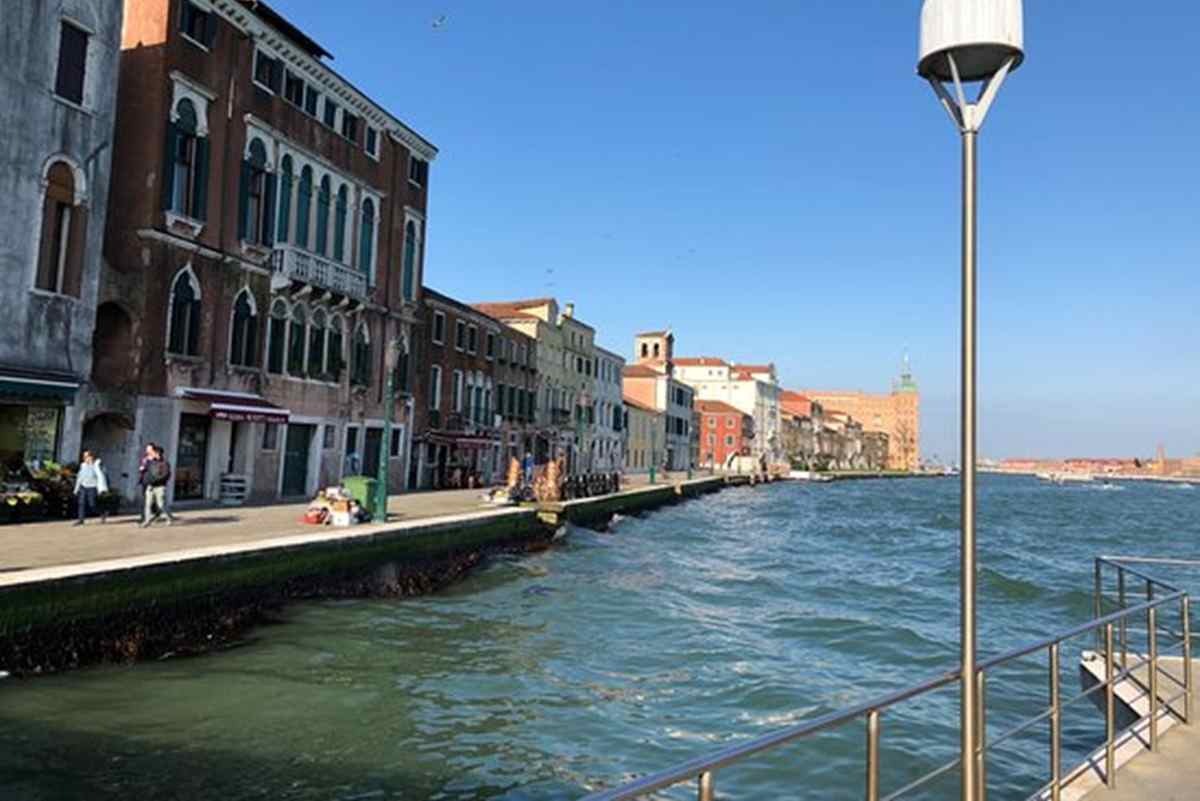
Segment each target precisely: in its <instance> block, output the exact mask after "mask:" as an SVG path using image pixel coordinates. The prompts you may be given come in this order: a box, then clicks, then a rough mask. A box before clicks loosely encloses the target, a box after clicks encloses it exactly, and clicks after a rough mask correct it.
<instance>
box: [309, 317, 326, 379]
mask: <svg viewBox="0 0 1200 801" xmlns="http://www.w3.org/2000/svg"><path fill="white" fill-rule="evenodd" d="M327 333H328V332H327V331H326V329H325V311H324V310H323V309H316V310H315V311H314V312H313V315H312V325H310V326H309V327H308V377H309V378H319V377H321V376H323V375H324V374H325V336H326V334H327Z"/></svg>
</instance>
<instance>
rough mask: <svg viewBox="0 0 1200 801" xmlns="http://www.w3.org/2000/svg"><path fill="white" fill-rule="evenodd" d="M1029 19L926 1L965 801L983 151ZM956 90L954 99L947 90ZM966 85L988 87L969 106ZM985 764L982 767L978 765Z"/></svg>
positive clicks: (974, 696) (971, 733)
mask: <svg viewBox="0 0 1200 801" xmlns="http://www.w3.org/2000/svg"><path fill="white" fill-rule="evenodd" d="M1024 59H1025V52H1024V13H1023V10H1022V5H1021V0H925V2H924V5H923V6H922V8H921V60H920V63H919V64H918V65H917V72H918V73H919V74H920V76H921V77H922V78H924V79H926V80H927V81H929V84H930V86H932V87H933V91H934V92H935V93H936V94H937V97H938V100H939V101H940V102H941V104H942V106H943V107H944V108H945V109H946V112H947V113H948V114H949V115H950V119H951V121H952V122H953V123H954V126H955V127H956V128H957V129H958V130H959V132H960V133H961V134H962V153H963V155H962V159H963V175H962V181H963V184H962V193H963V197H962V203H963V213H962V399H961V403H962V405H961V419H960V425H961V437H962V443H961V445H962V553H961V559H962V565H961V575H960V582H961V590H960V603H961V605H962V611H961V626H962V634H961V636H962V640H961V648H962V676H961V682H962V708H961V716H962V718H961V727H962V730H961V732H960V737H961V748H962V751H961V758H962V762H961V764H962V799H963V801H977V799H979V798H981V797H982V796H983V794H984V788H983V787H982V786H981V783H982V781H983V775H984V771H983V770H982V769H981V768H982V764H981V763H982V760H983V758H984V755H983V754H981V753H980V754H977V750H978V745H979V743H980V742H981V737H980V735H981V732H980V731H979V727H980V726H981V725H982V724H983V715H982V714H981V713H982V707H981V706H980V705H981V702H982V696H981V693H980V692H979V690H980V687H979V684H977V683H976V682H977V681H979V677H977V676H976V666H975V664H976V663H975V656H976V653H975V652H976V649H975V456H976V453H975V444H976V436H975V422H976V419H975V418H976V408H975V373H976V369H975V351H976V344H975V335H976V328H977V326H976V319H975V312H976V287H975V279H976V258H975V257H976V250H977V242H976V193H975V189H976V174H977V169H976V145H977V140H978V137H979V131H980V129H981V128H982V127H983V121H984V118H985V117H986V116H987V113H988V110H989V109H990V108H991V106H992V102H993V101H994V100H995V99H996V94H997V93H998V92H999V91H1000V87H1001V85H1002V84H1003V83H1004V79H1005V78H1007V77H1008V74H1009V73H1010V72H1012V71H1013V70H1015V69H1017V68H1018V67H1019V66H1021V62H1022V61H1024ZM946 83H950V84H951V87H952V88H953V90H954V94H953V95H952V94H951V93H950V91H949V90H948V89H947V88H946V86H945V84H946ZM964 83H982V88H981V89H980V92H979V95H978V97H977V99H976V100H974V101H973V102H972V101H968V100H967V96H966V92H965V91H964V89H963V84H964ZM977 760H978V761H977Z"/></svg>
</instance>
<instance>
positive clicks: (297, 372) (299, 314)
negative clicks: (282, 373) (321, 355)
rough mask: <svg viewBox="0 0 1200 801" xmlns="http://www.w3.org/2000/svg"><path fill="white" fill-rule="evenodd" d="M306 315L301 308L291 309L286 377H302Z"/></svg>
mask: <svg viewBox="0 0 1200 801" xmlns="http://www.w3.org/2000/svg"><path fill="white" fill-rule="evenodd" d="M307 324H308V315H307V314H305V312H304V307H303V306H297V307H296V308H294V309H292V322H291V324H290V326H289V329H290V330H289V331H288V364H287V371H288V375H294V376H303V375H304V340H305V328H306V327H307Z"/></svg>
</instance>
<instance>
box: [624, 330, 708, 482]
mask: <svg viewBox="0 0 1200 801" xmlns="http://www.w3.org/2000/svg"><path fill="white" fill-rule="evenodd" d="M674 358H675V336H674V335H673V334H672V333H671V332H670V331H649V332H646V333H643V334H638V335H637V336H636V337H635V338H634V363H633V364H631V365H629V366H628V367H626V368H625V372H624V376H623V382H624V392H625V397H626V398H632V399H633V400H635V401H637V402H638V403H641V404H642V405H643V406H648V407H650V408H652V409H656V410H658V411H660V412H662V413H663V425H664V429H665V436H664V442H663V446H662V450H661V457H662V462H661V463H660V464H658V465H656V467H661V468H665V469H667V470H687V469H688V468H690V467H694V466H695V463H694V462H693V451H694V449H693V443H694V441H693V436H692V434H693V428H694V422H695V421H694V415H693V411H694V406H695V404H694V401H695V397H696V393H695V391H694V390H693V389H692V387H690V386H689V385H688V384H686V383H684V382H683V381H681V380H679V378H678V377H677V376H676V375H675V362H674Z"/></svg>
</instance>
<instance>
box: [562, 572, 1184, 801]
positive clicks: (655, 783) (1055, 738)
mask: <svg viewBox="0 0 1200 801" xmlns="http://www.w3.org/2000/svg"><path fill="white" fill-rule="evenodd" d="M1131 564H1154V565H1160V566H1163V565H1173V566H1177V567H1189V568H1196V567H1200V561H1190V560H1180V559H1148V558H1141V557H1098V558H1097V559H1096V560H1095V585H1094V591H1095V598H1094V606H1093V609H1094V612H1095V617H1094V618H1093V619H1092V620H1090V621H1088V622H1086V623H1083V624H1081V625H1078V626H1075V627H1073V628H1071V629H1068V630H1066V631H1063V632H1060V633H1058V634H1055V635H1053V636H1051V637H1048V638H1046V639H1043V640H1040V641H1038V642H1035V643H1033V644H1031V645H1027V646H1023V647H1020V648H1016V649H1014V650H1011V651H1008V652H1007V653H1004V654H1001V655H999V656H996V657H993V658H991V659H987V660H984V661H981V662H980V663H978V665H977V670H976V674H975V681H976V682H977V685H976V686H977V687H978V692H977V696H978V701H977V703H978V713H977V715H976V719H977V721H978V727H979V735H980V736H979V738H978V742H979V743H980V747H979V749H978V750H977V751H976V753H975V759H976V760H977V768H976V775H977V776H978V777H979V779H978V781H979V793H978V796H979V798H980V799H984V800H986V798H987V755H988V751H989V750H991V749H995V748H996V747H997V746H999V745H1000V744H1002V743H1005V742H1007V741H1009V740H1011V739H1013V738H1015V737H1017V736H1018V735H1020V734H1023V733H1025V732H1027V731H1028V730H1030V729H1031V728H1033V727H1034V726H1036V725H1038V724H1039V723H1042V722H1048V723H1049V735H1050V736H1049V742H1048V750H1049V754H1048V756H1049V773H1050V775H1049V777H1048V780H1047V782H1046V784H1045V785H1044V786H1043V787H1041V788H1040V789H1039V790H1037V791H1035V792H1034V793H1033V794H1032V795H1046V796H1048V797H1049V798H1050V799H1051V801H1059V799H1060V797H1061V793H1062V788H1063V786H1064V771H1063V765H1062V713H1063V708H1064V707H1067V706H1070V705H1072V704H1076V703H1079V702H1081V701H1084V700H1086V699H1090V698H1091V697H1092V696H1093V695H1094V694H1096V693H1098V692H1101V691H1103V693H1104V729H1105V738H1104V746H1103V749H1104V757H1103V764H1104V780H1105V782H1106V784H1107V785H1108V786H1109V787H1115V786H1116V769H1117V764H1116V746H1117V742H1118V740H1119V739H1120V738H1121V737H1122V736H1124V735H1125V733H1126V732H1129V731H1131V730H1137V729H1138V728H1139V727H1141V726H1142V724H1143V722H1146V721H1148V724H1147V725H1148V731H1149V747H1150V749H1151V750H1157V748H1158V739H1159V721H1160V719H1161V718H1163V717H1164V716H1168V715H1170V716H1173V717H1175V718H1176V719H1178V720H1180V721H1182V722H1184V723H1186V724H1191V722H1192V720H1193V718H1192V695H1193V693H1192V689H1193V688H1192V670H1191V667H1192V665H1191V623H1190V608H1189V599H1188V594H1187V593H1186V592H1185V591H1183V590H1181V589H1179V588H1177V587H1175V586H1173V585H1171V584H1168V583H1167V582H1165V581H1163V580H1161V579H1157V578H1154V577H1152V576H1150V575H1147V574H1146V573H1144V572H1142V571H1141V570H1139V569H1137V568H1133V567H1130V566H1129V565H1131ZM1106 568H1107V569H1110V570H1114V571H1115V572H1116V587H1115V596H1116V597H1115V598H1114V599H1111V600H1109V599H1106V598H1105V596H1104V587H1105V584H1104V578H1105V570H1106ZM1131 584H1133V585H1136V586H1135V587H1133V589H1141V590H1142V591H1143V592H1142V593H1139V594H1138V597H1139V599H1140V600H1139V602H1138V603H1136V604H1135V605H1132V606H1131V605H1129V601H1130V599H1131V597H1132V595H1131V586H1130V585H1131ZM1142 598H1144V599H1142ZM1176 604H1178V607H1179V621H1180V631H1179V635H1180V636H1179V638H1178V639H1177V640H1175V641H1173V642H1168V643H1165V644H1164V643H1163V642H1161V641H1160V638H1159V634H1160V630H1161V629H1162V627H1163V625H1162V620H1161V618H1160V612H1161V610H1163V609H1164V608H1169V607H1174V606H1175V605H1176ZM1106 605H1113V606H1116V607H1117V609H1116V611H1112V612H1108V613H1105V611H1104V608H1105V606H1106ZM1143 617H1144V620H1145V626H1146V629H1145V632H1146V645H1147V650H1146V653H1145V654H1144V655H1138V654H1136V653H1134V654H1131V653H1130V649H1129V633H1130V630H1131V627H1130V623H1131V621H1134V622H1137V621H1139V620H1140V619H1142V618H1143ZM1091 634H1095V636H1096V638H1097V646H1098V647H1097V651H1098V652H1099V653H1101V654H1103V658H1104V661H1105V673H1104V681H1103V682H1098V683H1097V684H1095V685H1094V686H1092V687H1090V688H1088V689H1087V690H1084V691H1083V692H1080V693H1079V694H1077V695H1074V696H1072V697H1070V698H1067V699H1064V698H1063V694H1062V687H1061V676H1060V669H1061V656H1062V645H1063V643H1064V642H1067V641H1069V640H1072V639H1075V638H1078V637H1082V636H1086V635H1091ZM1176 646H1178V647H1179V648H1180V653H1181V656H1182V660H1183V678H1182V680H1178V679H1175V677H1174V676H1171V675H1170V674H1169V673H1167V674H1166V675H1167V677H1168V679H1169V680H1171V681H1174V682H1176V683H1178V684H1180V686H1181V687H1182V690H1181V691H1180V692H1179V693H1177V694H1175V695H1173V696H1171V697H1169V698H1162V697H1161V694H1160V692H1159V679H1160V675H1162V674H1163V673H1164V671H1163V670H1162V665H1161V659H1162V656H1163V651H1164V648H1166V649H1169V648H1173V647H1176ZM1043 653H1044V654H1045V655H1046V661H1047V667H1048V672H1049V681H1048V683H1047V684H1048V694H1047V695H1048V697H1047V699H1046V701H1047V703H1046V705H1045V707H1043V708H1042V710H1041V711H1040V712H1039V713H1038V714H1036V715H1034V716H1032V717H1029V718H1026V719H1025V720H1023V721H1021V722H1020V723H1018V724H1017V725H1016V726H1014V727H1012V728H1011V729H1009V730H1008V731H1006V732H1004V733H1003V734H1001V735H999V736H998V737H993V738H991V739H989V738H988V737H987V717H986V712H987V701H986V697H987V685H988V676H989V674H994V673H995V672H996V671H997V670H998V669H1000V668H1003V667H1006V666H1010V665H1012V664H1013V663H1015V662H1017V661H1019V660H1022V659H1026V658H1028V657H1030V656H1036V655H1039V654H1043ZM1131 656H1132V657H1133V658H1134V661H1133V663H1132V664H1131ZM1118 658H1119V665H1120V667H1119V669H1118V667H1117V661H1118ZM1147 666H1148V668H1149V674H1148V680H1147V681H1146V684H1148V685H1149V686H1148V687H1147V688H1146V689H1145V691H1144V693H1143V694H1142V695H1143V696H1148V698H1149V711H1148V713H1147V714H1145V715H1141V716H1139V717H1137V719H1136V720H1135V721H1134V722H1133V723H1131V724H1129V725H1127V726H1125V727H1123V728H1120V729H1118V727H1117V718H1116V703H1117V697H1116V690H1117V687H1118V685H1120V684H1121V683H1122V682H1126V681H1131V682H1133V683H1134V684H1140V680H1139V679H1138V678H1137V676H1136V674H1135V671H1137V670H1138V669H1139V668H1142V667H1147ZM960 675H961V670H960V669H954V670H950V671H947V672H945V673H941V674H939V675H936V676H933V677H931V678H929V679H927V680H926V681H924V682H922V683H920V684H917V685H914V686H912V687H908V688H905V689H902V690H899V691H897V692H894V693H891V694H888V695H884V696H882V697H878V698H874V699H871V700H869V701H866V702H864V703H861V704H859V705H857V706H854V707H851V708H849V709H846V710H842V711H838V712H832V713H830V714H827V715H823V716H821V717H818V718H814V719H813V720H809V721H805V722H803V723H800V724H797V725H795V726H792V727H789V728H786V729H781V730H779V731H776V732H773V733H771V734H767V735H764V736H761V737H757V738H754V739H751V740H747V741H745V742H742V743H738V744H736V745H732V746H729V747H727V748H724V749H721V750H720V751H717V752H715V753H712V754H708V755H705V756H700V757H696V758H694V759H691V760H688V761H686V762H683V763H681V764H679V765H676V766H675V767H671V768H668V769H666V770H663V771H660V772H658V773H654V774H651V775H648V776H644V777H642V778H640V779H636V780H634V781H630V782H628V783H626V784H624V785H622V786H620V787H616V788H612V789H608V790H601V791H598V792H594V793H591V794H589V795H588V796H586V797H585V798H584V799H583V801H626V800H627V799H637V798H642V797H644V796H647V795H649V794H651V793H654V792H657V791H659V790H664V789H666V788H669V787H674V786H676V785H680V784H685V783H689V782H693V781H694V782H696V784H697V798H698V799H699V801H714V799H715V797H716V796H715V793H716V774H717V771H719V770H721V769H723V768H727V767H730V766H732V765H735V764H737V763H741V762H744V761H745V760H747V759H749V758H750V757H753V756H756V755H759V754H764V753H766V752H769V751H773V750H775V749H778V748H780V747H782V746H786V745H790V744H793V743H797V742H799V741H801V740H804V739H807V738H810V737H812V736H813V735H815V734H818V733H821V732H826V731H830V730H833V729H838V728H841V727H842V726H845V725H847V724H850V723H853V722H855V721H860V720H861V721H862V724H863V725H864V728H865V732H864V733H865V737H866V753H865V757H864V763H865V764H864V765H863V785H864V788H865V797H866V799H867V801H880V800H881V799H882V801H895V799H899V798H901V797H903V796H905V795H908V794H909V793H911V792H913V791H914V790H917V789H919V788H922V787H925V786H926V785H928V784H929V783H930V782H932V781H934V780H935V779H938V778H940V777H942V776H943V775H945V774H947V773H949V772H950V771H952V770H954V769H956V768H957V767H958V766H959V765H960V763H961V761H962V760H961V758H957V759H953V760H951V761H949V762H947V763H945V764H942V765H940V766H939V767H937V768H935V769H933V770H931V771H929V772H928V773H925V774H924V775H922V776H920V777H919V778H917V779H916V780H914V781H910V782H908V783H907V784H905V785H903V786H902V787H900V788H898V789H896V790H894V791H892V792H890V793H888V794H887V795H883V789H882V785H881V782H880V767H881V760H880V740H881V737H882V731H883V721H884V714H885V713H886V712H888V711H889V710H891V709H893V708H894V707H896V706H897V705H899V704H901V703H904V702H905V701H909V700H912V699H916V698H919V697H922V696H926V695H928V694H929V693H932V692H934V691H936V690H939V689H942V688H944V687H948V686H950V685H953V684H956V683H957V682H958V681H959V677H960ZM1181 698H1182V699H1183V702H1184V703H1183V711H1182V712H1179V711H1178V710H1177V709H1176V708H1175V707H1173V706H1172V704H1174V703H1176V702H1177V701H1179V700H1180V699H1181ZM1085 764H1086V763H1085ZM1068 775H1074V774H1068Z"/></svg>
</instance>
